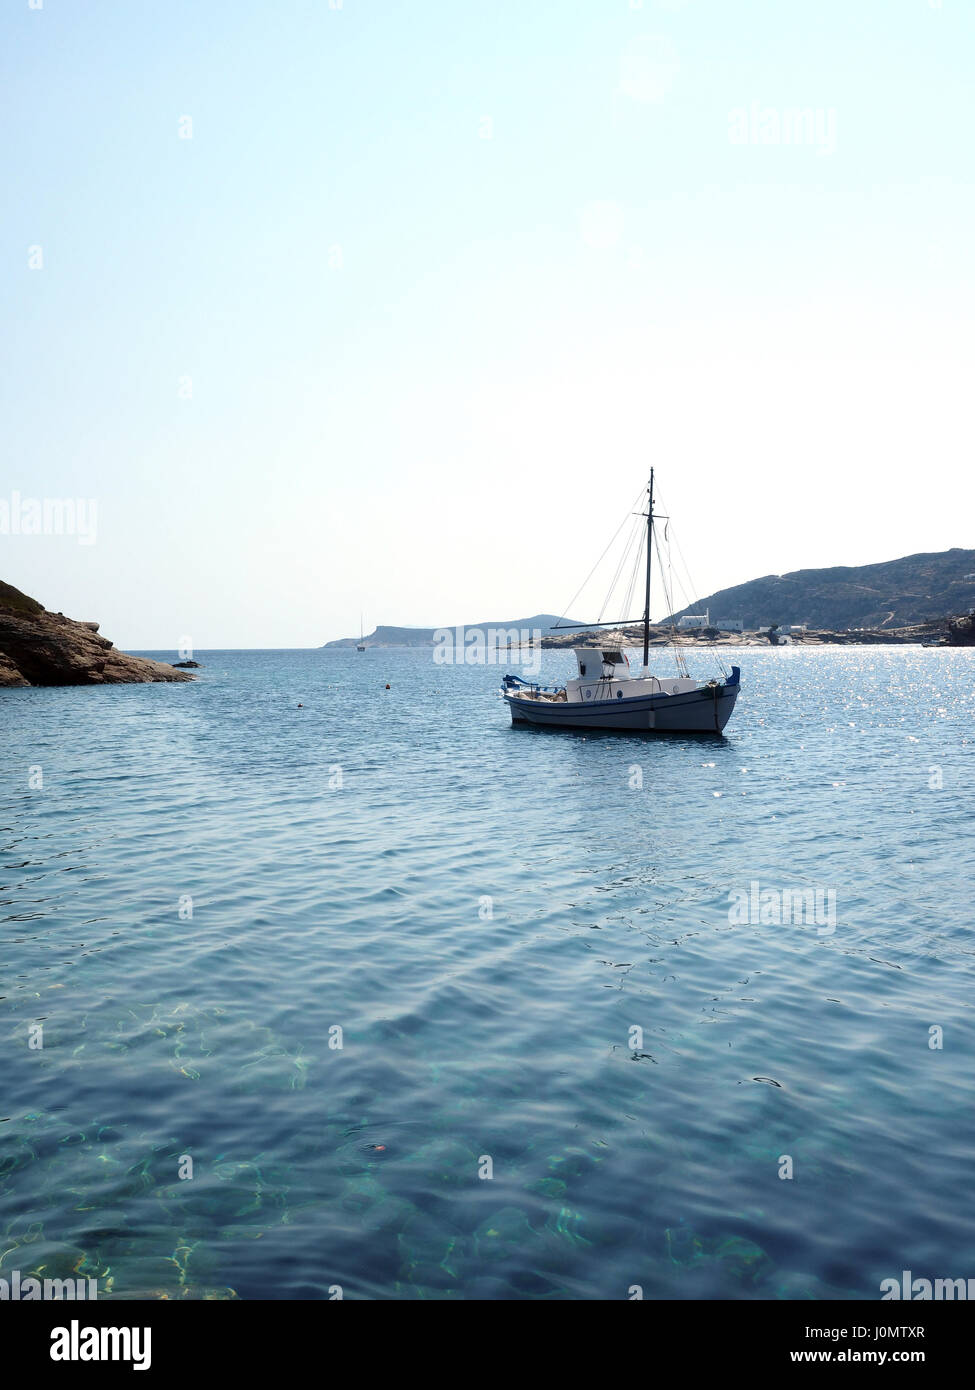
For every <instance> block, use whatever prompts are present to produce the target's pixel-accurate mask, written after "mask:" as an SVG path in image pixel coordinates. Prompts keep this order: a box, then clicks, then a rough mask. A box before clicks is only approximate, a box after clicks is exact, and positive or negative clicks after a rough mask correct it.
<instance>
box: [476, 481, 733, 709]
mask: <svg viewBox="0 0 975 1390" xmlns="http://www.w3.org/2000/svg"><path fill="white" fill-rule="evenodd" d="M647 494H648V495H647V510H646V512H640V513H639V515H640V516H645V517H646V522H647V525H646V536H645V542H646V590H645V602H644V609H643V617H642V622H643V668H642V670H639V671H634V670H632V669H631V666H630V660H629V657H628V656H627V654H626V652H625V650H624V649H623V644H622V640H621V639H620V638H619V637H618V636H617V637H615V638H613V639H607V641H606V642H605V643H604V644H601V645H599V646H597V645H595V644H594V643H590V644H587V645H586V646H581V647H577V648H575V657H576V663H577V674H576V676H575V677H573V678H572V679H571V680H567V681H566V682H565V684H564V685H561V686H542V685H538V684H535V683H534V682H531V681H526V680H522V679H521V678H520V677H519V676H512V675H506V676H505V677H504V680H503V683H502V687H501V694H502V696H503V698H504V700H505V702H506V704H507V706H508V708H509V710H510V711H511V722H512V724H519V723H527V724H546V725H548V726H549V727H554V728H573V729H627V730H630V731H633V730H649V729H652V730H655V731H657V732H659V733H718V734H719V733H721V732H722V730H723V729H724V727H725V725H726V724H727V722H728V720H729V719H730V718H731V714H732V711H733V710H734V708H735V701H736V700H737V699H738V691H739V689H740V676H741V672H740V669H739V668H738V667H737V666H732V668H731V672H730V674H727V675H723V676H722V678H721V679H718V678H717V677H712V678H710V679H708V680H705V681H699V680H695V679H693V678H692V677H691V676H690V675H689V674H688V671H687V666H686V662H685V660H684V656H683V653H682V651H681V649H680V647H679V646H678V645H677V643H676V640H674V641H673V642H672V645H671V648H670V649H671V651H672V652H673V654H674V657H675V660H676V665H677V675H676V676H658V675H655V674H654V673H653V672H651V671H650V669H649V659H650V565H651V556H652V553H653V550H654V545H655V540H656V538H655V535H654V521H655V519H656V518H655V515H654V510H653V471H652V470H651V473H650V482H649V484H648V487H647ZM640 529H641V531H642V527H641V528H640ZM641 551H642V543H641V547H640V549H639V550H638V551H637V566H638V565H639V560H640V554H641ZM658 558H660V557H659V551H658ZM621 564H622V561H621ZM632 590H633V582H632V580H631V583H630V591H629V592H630V593H632ZM627 606H628V605H627ZM671 611H673V607H672V605H671ZM636 621H639V620H638V619H629V618H623V619H614V620H613V621H612V622H611V623H593V624H591V625H590V629H589V630H591V629H592V628H596V627H611V628H619V627H621V626H622V625H623V624H625V623H630V622H636ZM673 638H674V639H676V629H674V630H673Z"/></svg>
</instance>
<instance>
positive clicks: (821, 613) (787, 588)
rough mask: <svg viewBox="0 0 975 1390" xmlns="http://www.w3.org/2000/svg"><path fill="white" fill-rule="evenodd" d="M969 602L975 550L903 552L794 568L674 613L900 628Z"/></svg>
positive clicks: (754, 623)
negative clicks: (897, 556)
mask: <svg viewBox="0 0 975 1390" xmlns="http://www.w3.org/2000/svg"><path fill="white" fill-rule="evenodd" d="M973 607H975V550H961V549H958V548H953V549H952V550H940V551H935V552H934V553H933V554H923V555H906V556H904V558H903V559H901V560H887V561H885V562H884V563H883V564H879V565H859V566H852V567H850V566H845V565H839V566H835V567H833V568H832V569H820V570H794V571H793V572H792V573H791V574H767V575H765V576H764V578H762V579H752V580H749V582H748V583H747V584H736V585H735V586H734V588H731V589H719V590H718V591H717V593H714V594H709V595H708V596H707V598H702V599H701V601H700V603H696V604H694V605H693V606H692V607H690V608H682V609H681V610H680V611H679V612H678V613H675V614H674V615H673V616H674V618H682V617H684V616H685V615H686V614H689V613H703V612H704V610H705V609H709V610H710V613H711V621H712V622H715V621H717V620H719V619H721V618H743V619H744V622H745V627H746V628H759V627H768V626H769V625H770V624H772V623H779V624H781V625H782V626H784V625H785V624H787V623H808V624H809V626H810V627H820V628H829V629H831V630H832V631H834V632H839V631H842V630H843V629H844V628H860V627H870V628H883V627H906V626H907V625H908V624H910V623H923V622H928V621H930V620H932V619H936V618H943V617H946V616H948V615H954V614H962V613H967V612H968V610H969V608H973Z"/></svg>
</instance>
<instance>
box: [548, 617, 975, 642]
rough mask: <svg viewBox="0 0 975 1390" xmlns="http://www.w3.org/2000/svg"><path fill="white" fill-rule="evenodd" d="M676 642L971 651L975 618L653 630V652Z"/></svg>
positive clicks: (572, 638) (637, 637) (628, 636)
mask: <svg viewBox="0 0 975 1390" xmlns="http://www.w3.org/2000/svg"><path fill="white" fill-rule="evenodd" d="M620 633H622V636H623V640H624V644H625V645H626V646H627V647H638V646H642V644H643V628H642V626H640V625H639V624H636V625H633V626H630V627H624V628H621V629H616V634H615V635H616V637H617V639H618V637H619V634H620ZM609 639H610V634H609V633H607V632H605V631H604V632H599V631H593V632H567V633H565V634H564V635H561V634H560V635H559V636H555V635H550V636H543V637H542V639H541V645H542V647H543V648H547V647H555V648H562V647H579V646H589V645H598V644H599V643H600V642H602V643H606V642H607V641H608V640H609ZM675 641H676V644H677V645H678V646H680V647H698V646H716V647H768V646H773V647H777V646H801V647H824V646H839V647H855V646H889V647H894V646H919V645H921V646H935V647H971V646H975V617H973V616H971V615H969V616H967V617H959V618H939V619H937V620H934V621H931V622H926V623H914V624H912V625H911V626H909V627H897V628H859V629H857V628H854V629H851V630H848V631H845V632H831V631H829V630H828V629H826V628H816V629H812V628H810V629H807V631H805V632H790V633H788V634H785V635H779V634H778V633H777V631H776V630H775V629H774V628H773V629H772V630H771V631H767V630H764V629H762V630H760V631H746V632H718V631H716V629H714V628H690V629H687V628H685V629H681V630H679V631H678V632H677V634H676V637H675V634H674V630H673V629H672V628H670V627H664V626H661V625H659V624H658V625H656V626H653V627H651V629H650V645H651V647H664V646H669V645H671V644H672V643H673V642H675Z"/></svg>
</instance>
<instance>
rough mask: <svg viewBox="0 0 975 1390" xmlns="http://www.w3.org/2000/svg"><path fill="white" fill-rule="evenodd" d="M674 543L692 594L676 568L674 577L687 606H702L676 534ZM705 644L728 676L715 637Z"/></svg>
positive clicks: (706, 639) (722, 672)
mask: <svg viewBox="0 0 975 1390" xmlns="http://www.w3.org/2000/svg"><path fill="white" fill-rule="evenodd" d="M674 545H675V546H676V547H677V550H678V553H679V554H680V558H681V563H682V564H683V566H684V572H685V574H686V575H687V582H688V584H689V585H690V587H691V590H692V593H691V594H690V595H689V594H688V593H687V591H686V589H685V588H684V585H683V584H682V583H681V579H680V576H679V575H678V574H677V572H676V569H675V570H674V571H673V573H674V578H675V579H676V580H677V584H678V586H679V588H680V590H681V593H682V594H683V596H684V598H686V599H687V605H686V606H687V607H688V608H700V606H701V604H700V600H699V599H698V597H697V591H696V589H695V586H694V582H693V580H692V579H691V573H690V570H689V568H688V565H687V561H686V560H685V559H684V552H683V551H682V550H681V548H680V541H678V539H677V537H676V535H675V536H674ZM667 553H668V556H669V555H670V545H669V542H668V548H667ZM670 601H671V603H672V602H673V600H672V599H671V600H670ZM670 611H671V615H673V613H674V611H675V610H674V609H673V607H672V608H671V610H670ZM704 645H705V646H706V647H707V649H708V651H709V652H710V653H711V656H712V657H713V658H714V660H715V662H716V664H717V666H718V669H719V670H720V671H721V674H722V675H723V676H727V675H728V674H729V672H728V668H727V666H726V665H725V662H724V658H723V657H722V655H721V653H720V652H719V651H718V647H717V644H716V643H715V641H714V639H713V638H711V637H707V638H705V641H704Z"/></svg>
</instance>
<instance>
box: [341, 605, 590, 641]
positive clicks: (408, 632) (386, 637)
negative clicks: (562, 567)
mask: <svg viewBox="0 0 975 1390" xmlns="http://www.w3.org/2000/svg"><path fill="white" fill-rule="evenodd" d="M557 622H566V623H571V622H572V619H571V618H565V619H560V618H557V617H556V616H555V615H554V614H553V613H536V614H535V615H534V616H533V617H531V618H512V619H511V620H510V621H508V622H490V623H467V624H466V627H465V631H467V632H472V631H473V630H474V629H475V628H476V629H478V630H479V631H480V632H483V633H484V634H485V636H486V635H487V633H488V631H489V630H490V629H491V628H505V629H508V628H517V629H518V631H519V632H522V631H524V632H526V633H529V634H530V633H533V632H541V633H543V634H547V633H549V632H551V631H552V628H553V627H554V626H555V624H556V623H557ZM445 626H448V625H445ZM443 630H444V629H443V628H435V627H377V628H376V629H375V631H374V632H370V633H367V634H366V636H365V637H364V638H363V639H362V640H363V643H364V645H365V646H367V647H429V646H431V645H432V643H433V634H434V633H435V632H442V631H443ZM450 631H453V628H452V627H450ZM358 644H359V638H358V637H340V638H338V639H337V640H336V641H334V642H326V643H325V644H324V645H325V647H355V646H358Z"/></svg>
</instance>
